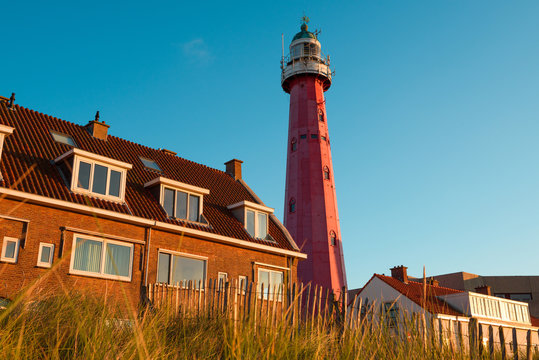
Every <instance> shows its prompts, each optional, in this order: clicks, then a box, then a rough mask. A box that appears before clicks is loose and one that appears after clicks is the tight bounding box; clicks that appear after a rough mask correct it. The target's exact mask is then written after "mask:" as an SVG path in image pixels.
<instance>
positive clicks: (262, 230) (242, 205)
mask: <svg viewBox="0 0 539 360" xmlns="http://www.w3.org/2000/svg"><path fill="white" fill-rule="evenodd" d="M228 208H229V209H230V210H232V212H233V213H234V215H235V216H236V218H237V219H238V220H240V221H241V222H243V225H244V227H245V230H246V231H247V232H248V233H249V235H251V236H252V237H254V238H257V239H262V240H273V239H272V238H271V236H270V235H269V233H268V215H269V214H272V213H273V209H272V208H270V207H267V206H264V205H260V204H255V203H253V202H250V201H241V202H239V203H236V204H233V205H230V206H229V207H228Z"/></svg>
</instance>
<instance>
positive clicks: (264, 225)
mask: <svg viewBox="0 0 539 360" xmlns="http://www.w3.org/2000/svg"><path fill="white" fill-rule="evenodd" d="M267 235H268V214H260V213H259V214H258V233H257V234H256V237H257V238H260V239H265V238H266V236H267Z"/></svg>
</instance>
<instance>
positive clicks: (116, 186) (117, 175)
mask: <svg viewBox="0 0 539 360" xmlns="http://www.w3.org/2000/svg"><path fill="white" fill-rule="evenodd" d="M121 179H122V173H121V172H119V171H115V170H111V171H110V183H109V195H112V196H118V197H119V196H120V180H121Z"/></svg>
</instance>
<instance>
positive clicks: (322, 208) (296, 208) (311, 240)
mask: <svg viewBox="0 0 539 360" xmlns="http://www.w3.org/2000/svg"><path fill="white" fill-rule="evenodd" d="M308 21H309V19H308V18H306V17H304V18H303V24H302V25H301V31H300V32H299V33H297V34H296V36H294V39H293V40H292V43H291V44H290V54H289V55H288V57H286V58H284V57H283V59H282V61H281V69H282V73H281V85H282V87H283V90H284V91H285V92H287V93H289V94H290V115H289V127H288V155H287V164H286V191H285V211H284V214H285V215H284V225H285V226H286V228H287V229H288V231H289V232H290V234H291V235H292V237H293V238H294V240H295V241H296V243H297V244H298V245H299V246H300V247H301V248H302V250H303V251H304V252H306V253H307V255H308V257H307V259H306V260H303V261H300V263H299V265H298V276H299V277H300V279H301V280H302V281H304V282H312V283H313V284H318V285H321V286H323V287H325V288H328V289H333V291H334V292H335V293H336V294H340V292H341V289H342V287H343V286H346V272H345V269H344V259H343V249H342V242H341V230H340V226H339V213H338V211H337V197H336V195H335V180H334V176H333V165H332V162H331V146H330V137H329V130H328V118H327V115H326V104H325V99H324V92H325V91H327V90H328V89H329V87H330V86H331V75H332V74H331V70H330V68H329V56H328V57H327V58H324V57H323V56H322V52H321V49H320V43H319V42H318V39H317V34H315V33H312V32H310V31H308V28H307V23H308Z"/></svg>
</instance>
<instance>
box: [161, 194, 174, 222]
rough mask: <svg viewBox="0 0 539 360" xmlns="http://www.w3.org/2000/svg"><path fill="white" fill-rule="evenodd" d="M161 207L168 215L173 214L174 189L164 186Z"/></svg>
mask: <svg viewBox="0 0 539 360" xmlns="http://www.w3.org/2000/svg"><path fill="white" fill-rule="evenodd" d="M163 202H164V203H163V207H164V208H165V211H166V212H167V215H168V216H174V190H171V189H167V188H165V195H164V201H163Z"/></svg>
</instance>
